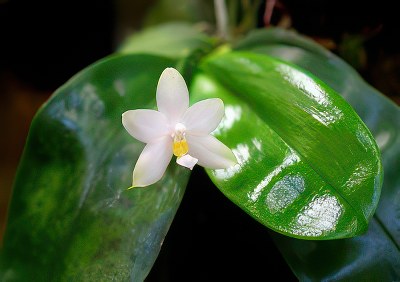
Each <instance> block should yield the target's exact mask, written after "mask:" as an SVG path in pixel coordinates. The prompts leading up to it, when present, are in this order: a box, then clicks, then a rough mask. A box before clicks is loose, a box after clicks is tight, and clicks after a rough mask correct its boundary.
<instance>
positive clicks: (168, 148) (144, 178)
mask: <svg viewBox="0 0 400 282" xmlns="http://www.w3.org/2000/svg"><path fill="white" fill-rule="evenodd" d="M171 158H172V139H171V137H169V136H165V137H162V138H160V139H158V142H155V143H149V144H147V145H146V147H144V149H143V152H142V153H141V154H140V156H139V159H138V161H137V163H136V165H135V169H134V170H133V180H132V186H133V187H144V186H148V185H151V184H153V183H155V182H157V181H158V180H160V179H161V177H162V176H163V175H164V172H165V170H166V169H167V166H168V164H169V162H170V161H171Z"/></svg>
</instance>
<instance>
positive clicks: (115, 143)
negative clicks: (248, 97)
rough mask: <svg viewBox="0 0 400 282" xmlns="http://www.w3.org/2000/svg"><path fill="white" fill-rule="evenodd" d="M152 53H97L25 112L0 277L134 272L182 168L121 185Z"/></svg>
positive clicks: (151, 252)
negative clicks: (34, 110)
mask: <svg viewBox="0 0 400 282" xmlns="http://www.w3.org/2000/svg"><path fill="white" fill-rule="evenodd" d="M174 65H175V62H174V61H172V60H170V59H165V58H161V57H156V56H148V55H140V56H139V55H125V56H113V57H110V58H106V59H104V60H102V61H100V62H98V63H96V64H94V65H93V66H90V67H88V68H86V69H85V70H83V71H82V72H80V73H79V74H78V75H76V76H75V77H73V78H72V79H71V80H70V81H68V82H67V83H66V84H65V85H64V86H62V87H61V88H60V89H59V90H57V91H56V93H55V94H54V95H53V96H52V98H51V99H50V101H48V102H47V103H46V105H44V107H43V108H41V110H40V111H39V112H38V114H37V115H36V117H35V118H34V120H33V122H32V125H31V129H30V132H29V137H28V141H27V144H26V147H25V151H24V154H23V157H22V160H21V162H20V166H19V170H18V174H17V178H16V182H15V186H14V191H13V198H12V203H11V208H10V211H9V219H8V225H7V230H6V234H5V240H4V246H3V249H2V252H1V256H0V280H1V281H32V279H35V281H114V280H115V281H128V280H130V281H142V280H144V278H145V277H146V275H147V274H148V272H149V270H150V268H151V266H152V264H153V263H154V261H155V259H156V257H157V255H158V252H159V250H160V246H161V243H162V241H163V239H164V236H165V234H166V233H167V231H168V228H169V226H170V224H171V221H172V219H173V217H174V215H175V212H176V210H177V208H178V205H179V204H180V201H181V199H182V196H183V193H184V190H185V186H186V183H187V180H188V177H189V173H188V172H187V170H185V169H183V168H180V167H178V166H177V165H175V164H172V165H171V166H170V167H169V168H168V170H167V172H166V175H165V176H164V177H163V178H162V180H161V181H159V182H158V183H156V184H154V185H152V186H149V187H146V188H143V189H139V188H138V189H133V190H127V187H129V186H130V185H131V183H132V182H131V181H132V170H133V167H134V164H135V162H136V160H137V158H138V156H139V154H140V152H141V150H142V149H143V147H144V145H143V144H142V143H140V142H138V141H135V140H134V139H133V138H132V137H131V136H130V135H129V134H128V133H127V132H126V131H125V129H124V128H123V126H122V124H121V114H122V113H123V112H124V111H126V110H128V109H135V108H152V107H154V106H155V101H154V98H155V90H156V85H157V81H158V78H159V76H160V74H161V72H162V71H163V70H164V68H166V67H169V66H174Z"/></svg>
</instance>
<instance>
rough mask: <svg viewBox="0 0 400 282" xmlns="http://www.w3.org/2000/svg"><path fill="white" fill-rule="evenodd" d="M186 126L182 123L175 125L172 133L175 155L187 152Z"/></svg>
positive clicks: (182, 154)
mask: <svg viewBox="0 0 400 282" xmlns="http://www.w3.org/2000/svg"><path fill="white" fill-rule="evenodd" d="M185 131H186V127H185V126H184V125H183V124H182V123H177V124H176V125H175V132H174V134H173V138H174V142H173V148H172V150H173V153H174V155H175V156H176V157H182V156H184V155H186V154H187V153H188V152H189V145H188V143H187V141H186V137H185Z"/></svg>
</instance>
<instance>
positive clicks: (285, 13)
mask: <svg viewBox="0 0 400 282" xmlns="http://www.w3.org/2000/svg"><path fill="white" fill-rule="evenodd" d="M154 3H155V1H127V0H117V1H110V0H98V1H53V2H49V1H19V0H8V1H6V0H0V128H1V130H2V135H1V137H2V138H0V156H1V157H0V226H2V228H4V224H5V214H6V209H7V204H8V200H9V198H10V194H11V187H12V181H13V177H14V174H15V170H16V167H17V165H18V161H19V158H20V156H21V153H22V149H23V146H24V143H25V138H26V135H27V133H28V129H29V124H30V121H31V119H32V117H33V115H34V114H35V113H36V111H37V109H38V108H39V107H40V105H42V104H43V102H44V101H45V100H46V99H47V98H48V97H49V96H50V95H51V93H52V92H53V91H54V90H55V89H56V88H58V87H59V86H61V85H62V84H63V83H64V82H65V81H66V80H68V79H69V78H70V77H71V76H72V75H74V74H75V73H76V72H78V71H79V70H81V69H83V68H84V67H86V66H87V65H89V64H91V63H93V62H94V61H96V60H98V59H100V58H102V57H104V56H106V55H108V54H110V53H112V52H113V50H114V49H115V48H116V46H118V44H119V43H120V40H121V39H122V38H123V37H124V34H125V33H127V32H129V31H135V30H139V29H140V28H141V24H142V20H143V18H144V16H145V14H146V12H147V11H148V9H149V8H151V6H152V5H153V4H154ZM359 3H361V4H359ZM263 11H264V5H262V6H261V7H260V11H259V15H260V17H259V26H262V25H263V24H264V23H263V21H262V14H263ZM395 11H396V9H395V8H394V6H393V4H391V2H390V1H379V2H376V1H363V2H358V1H346V2H344V1H326V0H318V1H317V0H313V1H295V0H291V1H277V2H276V4H275V9H274V13H273V16H272V20H271V24H272V25H278V26H282V27H287V28H293V29H296V30H297V31H299V32H300V33H302V34H304V35H307V36H309V37H311V38H313V39H314V40H316V41H317V42H319V43H320V44H322V45H323V46H325V47H326V48H328V49H330V50H331V51H332V52H334V53H336V54H338V55H339V56H341V57H342V58H343V59H345V60H346V61H348V62H349V63H350V64H352V65H353V66H354V67H355V68H356V69H357V70H358V71H359V72H360V74H361V75H362V76H363V77H364V78H365V79H366V80H367V81H368V82H369V83H370V84H371V85H373V86H374V87H376V88H377V89H378V90H380V91H382V92H383V93H385V95H387V96H388V97H389V98H390V99H392V100H393V101H395V102H396V103H398V104H399V102H400V81H399V77H400V53H399V50H400V48H399V47H400V46H399V44H400V43H399V40H398V38H397V37H398V32H397V31H398V27H399V25H398V19H397V18H396V15H395V14H394V13H395ZM204 174H205V173H204V171H203V170H202V169H201V168H198V167H197V168H196V169H195V170H194V173H193V175H192V177H191V179H190V183H189V185H188V188H187V192H186V194H185V197H184V200H183V202H182V205H181V206H180V208H179V210H178V214H177V216H176V218H175V220H174V222H173V224H172V226H171V230H170V232H169V233H168V235H167V237H166V240H165V242H164V245H163V248H162V251H161V253H160V256H159V257H158V259H157V262H156V264H155V266H154V268H153V270H152V272H151V274H150V275H149V277H148V279H147V280H148V281H217V280H222V279H223V280H230V281H253V280H256V279H257V280H267V277H271V275H275V276H276V277H279V280H283V281H291V280H295V277H294V276H293V274H292V273H291V271H290V269H289V268H288V266H287V265H286V263H285V262H284V260H283V258H282V257H281V255H280V254H279V252H278V251H277V249H276V247H275V245H274V244H273V242H272V240H271V238H270V236H269V232H270V231H268V229H266V228H265V227H263V226H262V225H260V224H259V223H257V222H256V221H254V220H253V219H251V218H250V217H249V216H247V215H246V214H245V213H244V212H242V211H241V210H240V209H239V208H237V207H236V206H235V205H234V204H232V203H231V202H230V201H229V200H228V199H226V198H225V197H224V196H223V195H222V194H221V193H220V192H219V191H218V189H216V188H215V187H214V186H213V184H212V183H210V181H209V179H208V177H207V176H206V175H204ZM1 233H2V232H1V230H0V241H1ZM264 277H265V279H264Z"/></svg>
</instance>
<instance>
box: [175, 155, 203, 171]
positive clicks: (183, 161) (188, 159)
mask: <svg viewBox="0 0 400 282" xmlns="http://www.w3.org/2000/svg"><path fill="white" fill-rule="evenodd" d="M198 161H199V160H198V159H196V158H193V157H192V156H190V155H188V154H186V155H183V156H182V157H179V158H177V159H176V163H177V164H178V165H181V166H184V167H187V168H188V169H190V170H192V169H193V167H194V166H195V165H196V164H197V162H198Z"/></svg>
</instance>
